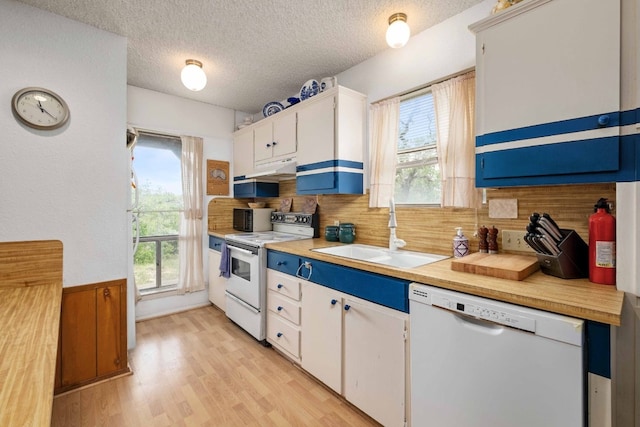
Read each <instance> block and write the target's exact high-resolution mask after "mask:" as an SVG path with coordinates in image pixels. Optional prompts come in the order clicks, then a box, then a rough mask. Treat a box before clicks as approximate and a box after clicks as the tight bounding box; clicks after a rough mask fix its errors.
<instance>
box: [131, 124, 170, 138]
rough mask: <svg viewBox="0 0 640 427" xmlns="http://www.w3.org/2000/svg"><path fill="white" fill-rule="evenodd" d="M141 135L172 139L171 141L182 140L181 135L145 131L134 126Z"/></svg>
mask: <svg viewBox="0 0 640 427" xmlns="http://www.w3.org/2000/svg"><path fill="white" fill-rule="evenodd" d="M132 127H133V128H134V129H135V130H136V131H137V132H138V133H139V134H144V135H150V136H159V137H162V138H170V139H181V138H180V135H175V134H171V133H166V132H160V131H155V130H151V129H143V128H139V127H136V126H132Z"/></svg>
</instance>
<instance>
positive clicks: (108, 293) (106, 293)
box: [102, 288, 111, 298]
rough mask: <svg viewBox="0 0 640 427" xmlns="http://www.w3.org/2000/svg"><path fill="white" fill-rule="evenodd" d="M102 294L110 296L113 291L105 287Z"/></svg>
mask: <svg viewBox="0 0 640 427" xmlns="http://www.w3.org/2000/svg"><path fill="white" fill-rule="evenodd" d="M102 295H104V297H105V298H107V297H110V296H111V291H110V290H109V288H104V291H102Z"/></svg>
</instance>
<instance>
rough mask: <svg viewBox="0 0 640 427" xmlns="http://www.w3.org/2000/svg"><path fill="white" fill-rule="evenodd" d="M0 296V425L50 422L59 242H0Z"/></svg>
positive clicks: (57, 315)
mask: <svg viewBox="0 0 640 427" xmlns="http://www.w3.org/2000/svg"><path fill="white" fill-rule="evenodd" d="M45 279H46V281H45ZM0 301H2V302H1V303H0V304H1V305H0V307H1V308H0V328H2V332H1V333H0V426H48V425H50V424H51V409H52V405H53V388H54V380H55V368H56V355H57V352H58V333H59V331H58V328H59V323H60V307H61V303H62V243H61V242H59V241H43V242H8V243H7V242H3V243H0Z"/></svg>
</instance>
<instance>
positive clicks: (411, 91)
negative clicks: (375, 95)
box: [371, 67, 476, 104]
mask: <svg viewBox="0 0 640 427" xmlns="http://www.w3.org/2000/svg"><path fill="white" fill-rule="evenodd" d="M475 69H476V67H470V68H467V69H464V70H462V71H458V72H457V73H453V74H449V75H448V76H445V77H442V78H439V79H437V80H432V81H430V82H429V83H426V84H424V85H420V86H416V87H414V88H413V89H409V90H407V91H404V92H401V93H399V94H396V95H390V96H387V97H386V98H381V99H379V100H377V101H375V102H371V104H376V103H378V102H382V101H386V100H387V99H391V98H396V97H400V98H404V97H407V95H415V94H416V92H419V91H421V90H425V89H428V88H429V87H431V86H433V85H435V84H438V83H442V82H444V81H446V80H449V79H452V78H454V77H458V76H461V75H463V74H467V73H468V72H470V71H474V70H475Z"/></svg>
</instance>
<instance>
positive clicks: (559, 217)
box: [208, 180, 616, 255]
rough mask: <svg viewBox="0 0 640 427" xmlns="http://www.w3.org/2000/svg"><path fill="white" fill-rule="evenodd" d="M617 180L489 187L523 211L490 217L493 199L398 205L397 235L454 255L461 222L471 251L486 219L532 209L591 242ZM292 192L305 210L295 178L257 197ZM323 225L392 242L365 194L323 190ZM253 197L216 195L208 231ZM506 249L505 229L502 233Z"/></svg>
mask: <svg viewBox="0 0 640 427" xmlns="http://www.w3.org/2000/svg"><path fill="white" fill-rule="evenodd" d="M615 196H616V185H615V183H610V184H582V185H557V186H540V187H515V188H500V189H488V190H487V202H488V201H489V200H492V199H517V200H518V209H517V211H518V215H517V218H515V219H491V218H489V208H488V203H487V204H483V206H482V208H479V209H466V208H465V209H463V208H439V207H427V206H420V207H416V206H409V205H397V206H396V218H397V222H398V228H397V229H396V233H397V236H398V237H399V238H401V239H404V240H405V241H406V242H407V246H406V247H405V248H404V249H407V250H414V251H424V252H432V253H439V254H444V255H451V251H452V239H453V236H454V235H455V233H456V230H455V228H456V227H462V229H463V231H464V233H465V235H466V236H467V237H468V238H469V245H470V247H471V250H472V252H477V250H478V240H477V239H476V238H475V237H474V233H475V231H476V230H477V228H478V227H479V226H481V225H485V226H487V227H490V226H495V227H496V228H498V230H500V231H501V230H505V229H506V230H522V234H523V235H524V233H525V227H526V225H527V224H528V223H529V216H530V215H531V214H532V213H533V212H539V213H543V212H547V213H549V214H550V215H551V216H552V217H553V218H554V219H555V221H556V222H557V223H558V225H559V226H560V227H561V228H567V229H574V230H576V232H577V233H578V234H579V235H580V236H581V237H582V239H583V240H584V241H585V242H588V238H589V236H588V227H589V226H588V224H589V215H591V214H592V213H593V205H594V204H595V203H596V202H597V201H598V199H599V198H601V197H605V198H607V199H609V201H610V202H611V203H613V207H614V210H613V211H612V213H613V215H615ZM285 197H287V198H292V199H293V204H292V208H291V211H292V212H293V211H300V210H301V208H302V203H303V201H304V199H305V197H308V196H297V195H296V194H295V180H289V181H281V182H280V197H278V198H267V199H256V200H257V201H264V202H266V204H267V207H272V208H274V209H278V208H279V207H280V199H281V198H285ZM315 197H316V200H317V202H318V209H319V214H320V230H321V236H322V235H323V231H324V227H325V226H326V225H332V224H333V223H334V221H340V222H352V223H354V224H355V226H356V243H364V244H371V245H378V246H387V245H388V239H389V228H388V221H389V209H388V208H370V207H369V196H368V194H365V195H344V194H341V195H318V196H315ZM252 200H253V199H229V198H215V199H213V200H212V201H211V202H210V203H209V209H208V215H209V231H216V230H222V229H230V228H232V210H233V208H234V207H246V206H247V202H250V201H252ZM498 242H499V248H500V251H501V252H502V240H501V234H500V233H499V234H498Z"/></svg>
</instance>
